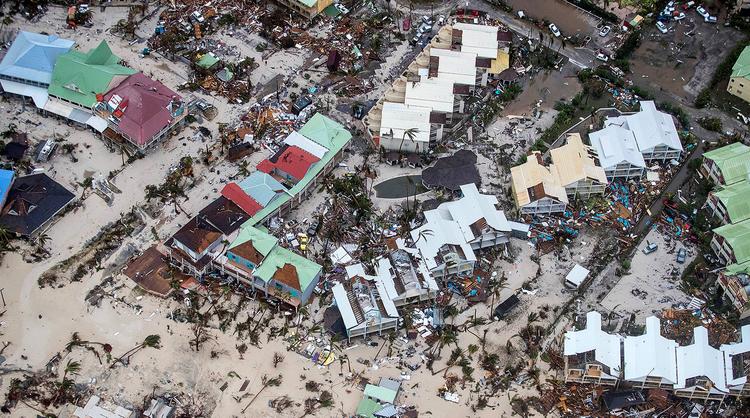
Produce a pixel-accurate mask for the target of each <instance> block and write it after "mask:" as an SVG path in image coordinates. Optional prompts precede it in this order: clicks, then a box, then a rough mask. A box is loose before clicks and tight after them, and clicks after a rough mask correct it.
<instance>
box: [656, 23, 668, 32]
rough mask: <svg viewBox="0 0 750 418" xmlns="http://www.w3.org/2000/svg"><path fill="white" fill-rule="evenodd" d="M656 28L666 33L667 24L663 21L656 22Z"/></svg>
mask: <svg viewBox="0 0 750 418" xmlns="http://www.w3.org/2000/svg"><path fill="white" fill-rule="evenodd" d="M656 29H659V32H661V33H667V25H665V24H664V22H656Z"/></svg>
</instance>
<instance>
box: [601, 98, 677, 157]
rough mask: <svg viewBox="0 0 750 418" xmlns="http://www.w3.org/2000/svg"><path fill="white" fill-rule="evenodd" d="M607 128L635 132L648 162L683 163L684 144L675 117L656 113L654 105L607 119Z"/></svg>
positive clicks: (645, 104)
mask: <svg viewBox="0 0 750 418" xmlns="http://www.w3.org/2000/svg"><path fill="white" fill-rule="evenodd" d="M604 126H605V127H607V126H619V127H622V128H624V129H627V130H629V131H631V132H632V133H633V136H634V138H635V142H636V144H637V145H638V150H639V151H640V152H641V154H642V155H643V159H644V160H646V161H647V162H652V161H662V162H664V161H667V160H673V159H679V158H680V155H681V154H682V142H681V141H680V136H679V135H678V134H677V127H676V126H675V124H674V120H673V119H672V116H671V115H670V114H668V113H664V112H660V111H658V110H656V104H654V102H653V101H642V102H641V111H640V112H638V113H635V114H632V115H624V116H618V117H614V118H607V120H606V121H605V122H604Z"/></svg>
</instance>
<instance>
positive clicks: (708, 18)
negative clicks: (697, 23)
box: [703, 16, 718, 23]
mask: <svg viewBox="0 0 750 418" xmlns="http://www.w3.org/2000/svg"><path fill="white" fill-rule="evenodd" d="M717 20H718V19H717V18H716V16H706V17H704V18H703V21H704V22H706V23H716V21H717Z"/></svg>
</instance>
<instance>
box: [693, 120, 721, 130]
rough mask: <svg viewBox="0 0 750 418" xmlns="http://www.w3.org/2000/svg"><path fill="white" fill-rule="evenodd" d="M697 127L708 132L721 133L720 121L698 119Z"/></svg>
mask: <svg viewBox="0 0 750 418" xmlns="http://www.w3.org/2000/svg"><path fill="white" fill-rule="evenodd" d="M698 125H700V126H702V127H703V129H707V130H709V131H714V132H721V128H722V126H721V119H719V118H712V117H708V116H707V117H703V118H700V119H698Z"/></svg>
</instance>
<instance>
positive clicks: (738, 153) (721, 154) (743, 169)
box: [703, 142, 750, 185]
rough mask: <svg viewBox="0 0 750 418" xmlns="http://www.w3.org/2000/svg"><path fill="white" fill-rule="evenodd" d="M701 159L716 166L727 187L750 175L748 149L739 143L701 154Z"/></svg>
mask: <svg viewBox="0 0 750 418" xmlns="http://www.w3.org/2000/svg"><path fill="white" fill-rule="evenodd" d="M703 158H706V159H709V160H711V161H713V162H714V164H716V166H717V167H718V168H719V171H721V176H722V177H723V178H724V184H727V185H730V184H734V183H737V182H738V181H742V180H747V178H748V174H749V173H750V147H748V146H747V145H745V144H743V143H741V142H734V143H732V144H729V145H725V146H723V147H721V148H717V149H715V150H713V151H709V152H707V153H705V154H703Z"/></svg>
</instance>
